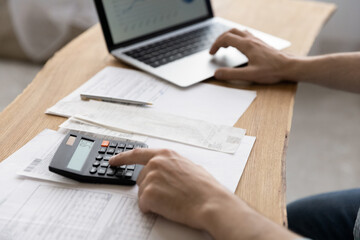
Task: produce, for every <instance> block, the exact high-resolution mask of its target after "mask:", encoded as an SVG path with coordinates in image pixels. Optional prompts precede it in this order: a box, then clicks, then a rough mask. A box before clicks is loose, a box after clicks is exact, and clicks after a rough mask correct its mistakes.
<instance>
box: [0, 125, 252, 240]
mask: <svg viewBox="0 0 360 240" xmlns="http://www.w3.org/2000/svg"><path fill="white" fill-rule="evenodd" d="M64 135H65V133H59V132H55V131H51V130H44V131H43V132H42V133H40V134H39V135H38V136H37V137H35V138H34V139H33V140H31V141H30V142H29V143H27V144H26V145H25V146H24V147H22V148H21V149H20V150H18V151H17V152H16V153H14V154H13V155H11V156H10V157H9V158H8V159H6V160H4V161H3V162H2V163H1V164H0V189H1V191H0V239H12V240H17V239H23V236H25V235H26V236H27V239H30V240H31V239H53V237H54V234H57V235H56V236H60V238H66V239H70V240H72V239H105V238H106V239H144V240H145V239H147V240H155V239H156V240H163V239H164V240H165V239H172V240H180V239H190V240H193V239H194V240H200V239H209V236H208V235H207V234H205V233H203V232H201V231H197V230H194V229H190V228H188V227H185V226H183V225H180V224H177V223H174V222H171V221H168V220H166V219H163V218H161V217H156V216H154V215H146V214H143V213H141V212H140V211H139V208H138V205H137V198H136V196H137V186H133V187H124V186H113V185H104V184H82V183H77V184H76V183H75V184H71V185H69V184H66V185H64V184H59V183H52V184H50V183H46V182H44V181H33V180H31V179H29V180H26V181H24V178H22V177H18V176H17V175H16V173H17V172H19V170H21V169H24V168H25V167H27V166H29V165H31V163H32V161H34V159H44V158H46V156H47V155H49V153H50V152H51V151H50V150H49V149H51V148H52V147H53V148H54V145H56V144H58V143H59V141H60V139H61V137H63V136H64ZM254 141H255V138H254V137H248V136H246V137H245V138H244V139H243V141H242V142H241V144H240V148H239V149H238V151H237V152H236V153H235V154H234V155H233V154H226V153H222V152H216V151H209V150H206V149H202V148H196V147H192V146H189V145H184V144H180V143H175V142H169V141H164V140H160V139H154V138H149V139H148V140H147V144H148V145H151V147H153V148H171V149H174V150H175V151H177V152H179V153H180V154H182V155H184V156H185V157H187V158H189V159H191V160H193V161H194V162H195V163H196V164H199V165H201V166H203V167H205V168H206V170H208V171H209V172H210V174H212V175H213V176H214V177H215V178H216V179H217V180H218V181H219V182H220V183H221V184H223V185H224V186H225V187H227V188H228V189H229V190H230V191H232V192H234V191H235V189H236V187H237V183H238V181H239V179H240V177H241V174H242V172H243V170H244V167H245V164H246V161H247V158H248V156H249V154H250V151H251V149H252V146H253V144H254ZM38 166H42V168H44V166H46V164H45V163H44V164H40V165H38ZM30 171H31V170H30ZM41 172H42V171H37V173H38V174H41ZM47 177H51V176H49V175H48V176H47ZM59 182H60V181H59ZM22 183H23V184H22ZM55 226H56V227H55ZM94 226H95V227H94ZM40 229H41V230H40ZM39 234H40V235H39Z"/></svg>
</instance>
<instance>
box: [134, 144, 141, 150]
mask: <svg viewBox="0 0 360 240" xmlns="http://www.w3.org/2000/svg"><path fill="white" fill-rule="evenodd" d="M134 148H135V149H136V148H143V146H142V145H140V144H136V145H135V146H134Z"/></svg>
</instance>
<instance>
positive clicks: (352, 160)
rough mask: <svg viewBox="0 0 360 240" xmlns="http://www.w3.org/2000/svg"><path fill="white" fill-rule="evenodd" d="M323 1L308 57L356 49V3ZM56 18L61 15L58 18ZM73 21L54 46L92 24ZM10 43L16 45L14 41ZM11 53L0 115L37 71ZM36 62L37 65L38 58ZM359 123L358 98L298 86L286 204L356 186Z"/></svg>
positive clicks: (0, 75) (2, 76) (2, 63)
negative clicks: (324, 14) (327, 5)
mask: <svg viewBox="0 0 360 240" xmlns="http://www.w3.org/2000/svg"><path fill="white" fill-rule="evenodd" d="M7 1H8V0H0V22H1V23H6V24H7V25H6V26H8V28H11V26H12V25H11V24H13V23H11V22H9V15H6V14H7V13H6V14H5V13H4V9H5V8H7V7H8V6H6V3H7ZM14 1H15V2H16V1H18V3H20V4H21V3H22V2H24V1H22V0H14ZM35 1H38V2H39V1H40V2H41V1H42V2H46V3H47V4H48V7H50V8H51V7H53V6H54V4H53V5H51V2H52V1H57V2H58V4H59V3H60V4H61V6H64V5H63V4H75V8H76V7H79V5H76V4H82V3H84V1H87V2H88V3H89V2H92V1H88V0H77V1H72V0H46V1H45V0H35ZM324 1H327V2H333V3H336V4H337V5H338V10H337V12H336V13H335V14H334V15H333V17H332V18H331V19H330V21H329V22H328V23H327V24H326V26H325V27H324V29H323V30H322V32H321V33H320V35H319V37H318V39H317V40H316V42H315V44H314V47H313V48H312V50H311V53H310V55H318V54H325V53H332V52H340V51H360V28H359V24H360V14H359V12H360V1H359V0H346V1H344V0H324ZM85 4H86V2H85ZM57 7H59V6H57ZM80 9H82V10H85V9H86V10H85V11H83V14H85V15H87V13H88V14H89V15H91V14H94V9H92V8H91V6H89V5H88V6H87V8H84V7H80ZM57 12H59V11H57ZM62 12H63V14H64V15H65V16H68V17H69V14H70V15H71V12H70V13H69V12H68V11H66V8H62ZM61 16H62V14H60V15H59V16H58V17H60V19H61ZM84 19H87V18H86V17H85V18H84ZM69 20H70V22H72V20H74V19H72V18H71V17H70V18H69ZM55 21H56V18H55ZM94 21H96V19H95V20H94ZM73 23H74V22H73ZM75 23H83V25H82V26H83V27H82V29H78V30H77V31H73V32H68V36H66V37H64V38H63V41H62V44H60V45H58V47H60V46H61V45H63V44H65V43H66V42H67V41H69V40H70V39H71V38H73V37H76V35H77V34H79V33H80V32H81V31H83V30H85V29H86V25H87V24H88V25H89V26H90V25H92V24H93V22H91V20H89V21H85V22H82V21H79V20H76V21H75ZM84 23H85V24H84ZM80 25H81V24H80ZM75 26H79V25H75ZM38 30H41V28H39V29H38ZM1 34H2V32H1V31H0V49H1V46H2V47H5V45H4V42H6V41H9V40H8V39H9V38H10V37H14V34H15V33H14V32H13V33H9V34H10V35H11V34H12V35H11V36H10V35H5V36H4V35H1ZM13 44H15V46H16V44H18V45H19V43H13ZM12 52H13V51H12ZM20 53H21V51H20ZM0 55H1V54H0ZM14 55H15V56H13V58H12V59H11V58H9V57H10V56H6V58H5V55H2V58H1V57H0V111H2V110H3V109H4V108H5V107H6V106H7V105H8V104H9V103H11V101H13V99H14V98H15V97H16V96H17V95H18V94H20V93H21V92H22V91H23V89H24V88H25V87H26V86H27V85H28V84H29V83H30V82H31V80H32V79H33V78H34V77H35V75H36V73H37V72H38V71H39V70H40V69H41V67H42V63H31V62H29V58H28V57H26V55H25V57H24V52H22V54H18V55H16V54H14ZM50 55H51V54H50ZM19 56H20V57H19ZM21 56H23V57H21ZM16 59H23V60H22V61H18V60H16ZM24 59H27V61H24ZM35 60H36V59H35ZM39 61H40V62H41V60H39ZM340 80H341V79H340ZM359 119H360V95H355V94H351V93H345V92H340V91H335V90H330V89H327V88H322V87H319V86H314V85H309V84H299V89H298V93H297V96H296V100H295V109H294V118H293V126H292V131H291V134H290V142H289V149H288V153H287V199H288V201H292V200H294V199H297V198H300V197H303V196H307V195H310V194H314V193H320V192H325V191H331V190H337V189H344V188H352V187H357V186H358V185H359V184H358V183H359V182H360V174H359V173H360V168H359V167H360V141H359V136H360V127H359V123H360V120H359Z"/></svg>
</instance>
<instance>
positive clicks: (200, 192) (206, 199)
mask: <svg viewBox="0 0 360 240" xmlns="http://www.w3.org/2000/svg"><path fill="white" fill-rule="evenodd" d="M219 160H220V159H219ZM128 164H142V165H145V167H144V168H143V170H142V171H141V173H140V175H139V177H138V180H137V184H138V185H139V207H140V209H141V210H142V211H143V212H145V213H146V212H153V213H157V214H159V215H161V216H164V217H165V218H168V219H170V220H173V221H175V222H179V223H182V224H185V225H187V226H190V227H193V228H197V229H201V230H205V231H207V232H209V233H210V234H211V235H212V236H213V237H214V238H215V239H228V240H232V239H234V240H235V239H249V240H250V239H254V240H256V239H295V238H296V236H295V235H294V234H292V233H290V232H289V231H287V230H286V229H285V228H282V227H281V226H279V225H277V224H275V223H273V222H271V221H270V220H268V219H266V218H264V217H263V216H261V215H260V214H258V213H257V212H255V211H254V210H252V209H251V208H250V207H248V206H247V205H246V204H245V203H244V202H243V201H242V200H241V199H239V198H238V197H236V196H235V195H233V194H232V193H230V192H229V191H227V190H226V189H225V188H224V187H223V186H221V185H220V184H219V183H218V182H217V181H216V180H215V179H214V178H213V177H212V176H211V175H210V174H209V173H208V172H206V171H205V170H204V169H203V168H202V167H201V166H198V165H196V164H194V163H192V162H191V161H189V160H187V159H186V158H184V157H182V156H180V155H179V154H177V153H176V152H174V151H171V150H155V149H135V150H133V151H128V152H124V153H120V154H119V155H117V156H114V157H112V158H111V159H110V165H112V166H121V165H128Z"/></svg>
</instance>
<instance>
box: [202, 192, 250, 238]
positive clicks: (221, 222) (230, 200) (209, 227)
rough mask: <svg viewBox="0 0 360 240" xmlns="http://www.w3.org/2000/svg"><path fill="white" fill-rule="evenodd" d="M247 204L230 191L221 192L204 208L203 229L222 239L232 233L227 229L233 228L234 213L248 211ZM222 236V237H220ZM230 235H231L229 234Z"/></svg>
mask: <svg viewBox="0 0 360 240" xmlns="http://www.w3.org/2000/svg"><path fill="white" fill-rule="evenodd" d="M245 206H247V205H246V204H245V203H244V202H243V201H242V200H241V199H239V198H238V197H236V196H235V195H233V194H231V193H230V192H223V193H219V194H218V195H217V197H216V198H212V199H211V200H209V201H208V202H207V203H206V204H204V206H203V208H202V214H201V219H200V220H201V221H202V222H203V230H205V231H207V232H208V233H210V234H211V235H212V236H213V237H214V238H215V239H221V238H222V237H225V236H226V235H229V234H231V233H230V232H229V231H227V229H232V227H233V226H232V224H231V222H232V219H233V217H234V216H233V214H239V212H242V211H243V210H244V212H246V211H247V210H248V208H247V207H245ZM219 236H220V238H219ZM221 236H222V237H221ZM228 237H229V236H228Z"/></svg>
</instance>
